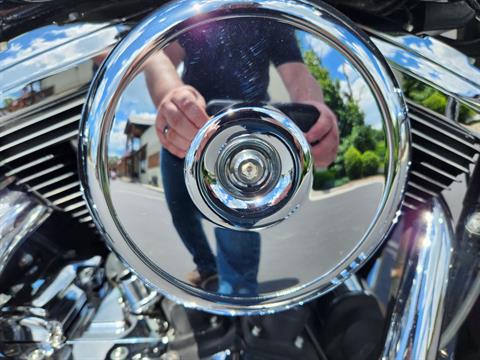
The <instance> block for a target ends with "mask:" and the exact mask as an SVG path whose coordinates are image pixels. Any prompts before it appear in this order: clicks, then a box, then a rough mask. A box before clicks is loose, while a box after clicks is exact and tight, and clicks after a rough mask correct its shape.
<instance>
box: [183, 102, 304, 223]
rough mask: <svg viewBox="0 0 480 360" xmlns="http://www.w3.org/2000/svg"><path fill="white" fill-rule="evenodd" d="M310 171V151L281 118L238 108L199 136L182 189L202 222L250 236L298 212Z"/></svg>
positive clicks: (272, 112) (271, 112) (278, 114)
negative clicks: (253, 232)
mask: <svg viewBox="0 0 480 360" xmlns="http://www.w3.org/2000/svg"><path fill="white" fill-rule="evenodd" d="M285 134H288V136H285ZM312 170H313V163H312V155H311V153H310V146H309V144H308V142H307V141H306V139H305V137H304V136H303V134H302V132H301V130H300V129H299V128H298V127H297V126H296V125H295V123H293V122H292V121H291V120H290V119H289V118H288V117H287V116H286V115H285V114H283V113H282V112H280V111H278V110H275V109H273V108H271V109H269V108H265V107H253V106H248V107H237V108H230V109H228V110H225V111H224V112H221V113H220V114H217V115H216V116H215V117H214V118H212V119H211V120H210V121H208V122H207V123H206V124H205V125H204V126H203V127H202V128H201V129H200V130H199V131H198V133H197V135H196V136H195V138H194V139H193V141H192V144H191V146H190V148H189V150H188V153H187V155H186V157H185V176H186V177H185V184H186V186H187V190H188V192H189V194H190V196H191V198H192V201H193V203H194V204H195V205H196V206H197V207H198V209H199V210H200V211H201V212H202V213H203V215H204V216H205V218H206V219H209V220H211V221H212V222H214V223H216V224H218V225H220V226H224V227H229V228H232V229H235V230H241V229H245V230H253V229H260V228H263V227H267V226H272V225H275V224H278V223H279V222H281V221H283V220H285V219H287V218H288V217H289V216H290V215H292V214H293V213H294V212H295V211H297V210H298V209H299V208H300V206H301V205H302V203H303V202H304V201H305V200H306V198H307V197H308V192H309V190H310V189H311V187H312V182H313V175H312Z"/></svg>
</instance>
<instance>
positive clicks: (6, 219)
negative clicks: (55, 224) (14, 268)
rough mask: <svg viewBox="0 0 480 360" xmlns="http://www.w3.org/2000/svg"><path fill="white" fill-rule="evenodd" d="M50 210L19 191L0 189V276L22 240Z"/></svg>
mask: <svg viewBox="0 0 480 360" xmlns="http://www.w3.org/2000/svg"><path fill="white" fill-rule="evenodd" d="M50 213H51V210H50V209H49V208H48V207H46V206H44V205H42V204H40V203H39V202H38V201H37V200H35V199H34V198H32V197H31V196H28V195H26V194H24V193H22V192H19V191H11V190H8V189H0V276H1V274H2V273H3V270H4V268H5V266H6V264H7V263H8V262H9V261H10V260H11V258H12V256H13V255H15V251H16V250H17V249H18V247H19V246H20V245H21V244H22V242H23V240H24V239H25V238H26V237H27V236H28V235H30V234H31V233H32V232H33V231H35V230H36V229H37V228H38V226H40V225H41V224H42V223H43V221H44V220H45V219H47V218H48V216H49V215H50Z"/></svg>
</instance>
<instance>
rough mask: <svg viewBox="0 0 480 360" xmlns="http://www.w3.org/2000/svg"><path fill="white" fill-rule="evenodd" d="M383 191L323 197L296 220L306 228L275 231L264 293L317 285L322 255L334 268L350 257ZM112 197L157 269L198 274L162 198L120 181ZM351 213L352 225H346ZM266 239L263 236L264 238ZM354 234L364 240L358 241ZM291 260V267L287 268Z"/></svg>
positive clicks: (264, 255)
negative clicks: (274, 284)
mask: <svg viewBox="0 0 480 360" xmlns="http://www.w3.org/2000/svg"><path fill="white" fill-rule="evenodd" d="M382 186H383V185H382V183H381V182H378V181H377V182H370V183H364V184H360V185H357V186H355V187H352V188H351V189H347V190H344V191H341V192H338V193H333V194H329V195H328V196H325V197H323V198H322V197H320V198H318V199H316V201H313V202H307V203H305V204H304V206H303V207H302V209H301V210H300V211H299V212H298V213H296V214H294V215H293V217H299V216H301V217H302V218H301V224H302V225H301V226H296V227H295V226H292V225H294V224H295V222H292V221H291V219H288V220H287V221H285V222H283V223H281V224H280V225H278V226H275V227H273V228H271V229H269V230H268V233H269V236H268V237H267V238H265V236H264V237H263V238H262V245H261V260H260V271H259V275H258V281H259V283H260V286H261V287H263V290H267V289H268V288H269V282H271V281H275V280H279V279H285V280H286V281H287V280H290V282H291V280H295V279H297V280H299V281H301V282H304V281H309V280H312V277H315V276H318V275H319V274H318V269H316V268H315V266H314V265H315V264H318V258H319V257H320V255H321V254H323V256H324V255H325V253H329V254H330V253H331V254H333V256H332V262H337V261H338V257H339V256H341V257H343V256H346V255H347V253H346V252H345V251H346V250H351V249H352V247H353V246H354V245H355V244H356V243H357V241H358V240H359V237H361V236H362V234H363V232H364V231H365V229H364V226H365V224H366V223H369V222H370V221H371V219H372V216H373V213H374V212H375V210H376V209H375V207H376V205H377V204H378V194H379V193H381V191H382ZM111 191H112V195H113V196H112V198H113V199H115V208H116V209H117V211H118V213H119V216H120V218H121V221H122V223H123V225H124V227H125V229H126V230H127V232H128V233H129V234H131V236H132V235H133V236H132V238H134V239H135V241H138V240H139V239H140V238H141V242H142V243H143V244H144V246H143V248H144V249H149V252H148V253H146V255H147V256H149V257H150V258H152V260H153V261H155V262H156V263H157V264H159V265H160V263H161V267H162V268H163V269H165V270H166V271H168V272H170V273H172V274H174V275H176V276H178V277H179V278H184V277H185V275H186V274H187V273H188V272H190V271H192V270H193V269H194V268H195V265H194V263H193V261H191V255H190V253H189V252H188V251H187V250H186V248H185V247H184V246H183V244H182V243H181V241H180V239H179V237H178V235H177V234H176V232H175V230H174V227H173V226H172V225H171V218H170V214H169V212H168V208H167V205H166V202H165V199H164V197H163V193H162V192H160V191H158V190H154V189H152V188H150V187H147V186H145V185H142V184H139V183H129V182H124V181H122V180H120V179H117V180H114V181H112V182H111ZM140 200H141V201H140ZM320 203H321V204H320ZM317 205H321V209H322V210H328V211H321V212H319V209H318V208H313V209H312V208H309V207H312V206H317ZM346 209H348V213H349V215H350V218H349V219H345V210H346ZM122 212H123V213H122ZM129 214H130V215H129ZM132 214H135V216H132ZM155 214H159V215H158V216H156V215H155ZM204 228H205V232H206V234H207V236H208V238H209V239H214V236H213V229H212V227H209V226H207V225H206V223H204ZM263 234H264V232H263V231H262V236H263ZM313 234H318V235H319V236H321V237H322V238H319V236H314V235H313ZM320 234H321V235H320ZM352 234H358V236H357V237H356V238H355V236H354V238H352ZM298 239H302V241H299V240H298ZM297 241H298V243H299V244H300V243H301V244H302V246H301V247H300V246H299V247H295V246H294V244H292V242H297ZM210 245H211V248H212V250H213V251H214V253H215V247H216V245H215V241H211V242H210ZM292 245H293V246H292ZM285 252H287V254H285ZM286 258H289V259H290V260H291V261H289V262H288V263H286V262H285V259H286ZM323 265H326V264H323ZM322 268H323V266H322ZM262 282H263V286H262Z"/></svg>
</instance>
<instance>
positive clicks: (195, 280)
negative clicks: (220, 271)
mask: <svg viewBox="0 0 480 360" xmlns="http://www.w3.org/2000/svg"><path fill="white" fill-rule="evenodd" d="M216 277H217V274H215V273H213V274H208V275H206V276H205V275H204V276H202V274H200V272H199V271H198V270H197V269H195V270H192V271H190V272H189V273H188V274H187V281H188V282H189V283H190V284H192V285H193V286H196V287H203V285H204V284H205V282H210V281H211V279H212V278H213V279H215V278H216Z"/></svg>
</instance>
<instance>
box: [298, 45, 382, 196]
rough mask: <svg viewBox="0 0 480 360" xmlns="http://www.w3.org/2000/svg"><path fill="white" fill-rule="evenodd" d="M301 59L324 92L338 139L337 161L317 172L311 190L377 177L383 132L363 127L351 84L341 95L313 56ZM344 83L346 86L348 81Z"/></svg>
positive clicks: (367, 126)
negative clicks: (336, 128)
mask: <svg viewBox="0 0 480 360" xmlns="http://www.w3.org/2000/svg"><path fill="white" fill-rule="evenodd" d="M303 57H304V61H305V64H306V65H307V67H308V68H309V70H310V72H311V74H312V75H313V77H314V78H315V79H316V80H317V81H318V83H319V84H320V85H321V87H322V89H323V95H324V99H325V102H326V103H327V104H328V106H329V107H330V108H331V109H332V111H334V112H335V114H336V115H337V119H338V127H339V131H340V138H341V142H340V146H339V150H338V153H337V159H336V160H335V162H334V164H333V165H331V166H330V167H329V168H328V169H324V170H321V171H317V172H316V174H315V181H314V188H315V189H317V190H320V189H322V190H325V189H329V188H332V187H336V186H340V185H342V184H344V183H346V182H348V181H349V180H354V179H359V178H361V177H364V176H371V175H375V174H378V173H379V172H380V171H382V167H381V165H382V163H383V162H384V161H385V139H384V134H383V131H382V130H376V129H374V128H372V127H371V126H369V125H366V124H365V114H364V113H363V111H362V109H361V107H360V105H359V103H358V100H357V99H355V97H354V96H353V93H352V91H351V86H349V85H351V84H347V85H348V86H347V89H349V91H350V92H349V93H348V92H343V93H342V89H341V86H340V81H339V80H338V79H336V80H334V79H332V77H331V75H330V73H329V71H328V69H327V68H326V67H325V66H323V65H322V61H321V59H320V58H319V57H318V56H317V55H316V54H315V52H313V51H312V50H307V51H305V52H304V53H303ZM346 81H347V83H348V82H349V79H348V77H346Z"/></svg>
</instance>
